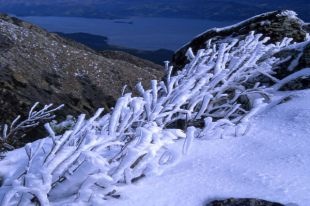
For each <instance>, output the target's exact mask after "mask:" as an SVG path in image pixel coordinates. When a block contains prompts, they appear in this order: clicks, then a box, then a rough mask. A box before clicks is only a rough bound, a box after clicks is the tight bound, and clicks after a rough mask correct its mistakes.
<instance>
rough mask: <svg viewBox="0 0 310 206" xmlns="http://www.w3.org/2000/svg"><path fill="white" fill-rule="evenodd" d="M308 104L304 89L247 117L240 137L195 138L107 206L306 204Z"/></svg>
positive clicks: (309, 174) (309, 98)
mask: <svg viewBox="0 0 310 206" xmlns="http://www.w3.org/2000/svg"><path fill="white" fill-rule="evenodd" d="M309 102H310V90H304V91H300V92H296V93H294V97H293V98H292V100H290V101H288V102H285V103H282V104H280V105H277V106H275V107H273V108H270V109H269V110H267V111H265V112H264V113H263V114H260V115H258V116H256V117H255V118H254V119H252V121H251V123H250V125H251V126H250V130H249V132H248V133H247V134H246V135H245V136H243V137H238V138H230V139H215V140H199V139H195V140H194V141H193V142H192V145H191V147H192V148H191V150H189V151H188V153H187V154H186V155H184V156H183V157H182V159H181V161H180V162H179V163H178V164H177V165H176V166H174V167H172V168H170V169H168V170H166V171H165V172H164V173H163V174H162V175H161V176H152V177H147V178H145V179H144V180H142V181H140V182H138V183H136V184H131V185H129V186H125V187H123V188H122V190H123V191H122V193H123V195H122V197H121V198H120V199H116V200H110V201H109V205H110V206H114V205H115V206H122V205H124V206H125V205H126V206H129V205H134V206H139V205H141V206H142V205H143V206H144V205H148V206H152V205H161V206H164V205H169V206H173V205H180V204H181V205H192V206H195V205H197V206H198V205H203V204H205V203H206V202H208V201H210V200H213V199H222V198H229V197H255V198H262V199H267V200H271V201H277V202H280V203H282V204H289V203H294V204H296V205H299V206H307V205H309V202H310V195H309V194H310V146H309V145H310V104H309ZM181 146H182V145H181V144H179V145H176V147H181Z"/></svg>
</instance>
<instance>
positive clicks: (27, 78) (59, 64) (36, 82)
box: [0, 15, 162, 121]
mask: <svg viewBox="0 0 310 206" xmlns="http://www.w3.org/2000/svg"><path fill="white" fill-rule="evenodd" d="M0 32H1V33H0V43H1V44H0V45H1V46H0V61H1V63H0V101H1V105H2V107H1V108H0V116H1V117H6V118H5V120H4V119H1V121H7V120H10V119H11V120H12V119H14V118H15V117H16V116H17V114H19V113H20V114H24V113H25V112H26V111H27V110H28V109H29V108H30V107H31V105H32V104H33V103H34V102H37V101H38V102H40V103H42V104H48V103H54V104H56V105H57V104H62V103H65V104H66V109H65V110H63V114H79V113H86V114H90V113H92V112H94V110H95V109H96V108H98V107H105V108H106V109H109V107H111V106H112V105H113V104H114V102H115V99H116V98H118V97H119V96H120V95H121V91H122V87H123V85H124V84H127V85H128V89H130V90H131V89H133V88H134V86H135V84H136V83H137V82H138V81H143V82H144V83H148V82H149V80H150V79H160V78H161V77H162V72H161V71H160V70H161V66H159V65H156V64H153V63H151V62H148V61H144V60H142V59H139V58H135V57H132V58H133V60H131V62H130V63H129V62H127V61H126V59H121V58H116V59H113V57H111V58H110V57H104V56H103V55H101V54H99V53H97V52H95V51H93V50H92V49H90V48H88V47H86V46H84V45H82V44H78V43H76V42H73V41H68V40H66V39H63V38H61V37H60V36H58V35H56V34H51V33H48V32H46V31H45V30H43V29H41V28H39V27H37V26H35V25H32V24H29V23H26V22H23V21H21V20H19V19H16V18H11V17H9V16H6V15H1V16H0ZM128 56H130V55H128ZM135 61H137V62H140V63H139V64H138V63H137V64H136V63H135ZM141 62H143V64H141ZM138 65H139V66H138ZM12 105H14V106H12Z"/></svg>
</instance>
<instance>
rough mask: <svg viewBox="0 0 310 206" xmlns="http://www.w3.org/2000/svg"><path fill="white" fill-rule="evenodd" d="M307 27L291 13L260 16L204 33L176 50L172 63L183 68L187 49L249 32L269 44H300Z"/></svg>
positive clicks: (308, 30)
mask: <svg viewBox="0 0 310 206" xmlns="http://www.w3.org/2000/svg"><path fill="white" fill-rule="evenodd" d="M309 27H310V26H309V24H305V23H304V22H303V21H302V20H301V19H299V18H297V17H296V14H295V12H293V11H274V12H269V13H265V14H261V15H258V16H255V17H252V18H250V19H248V20H245V21H242V22H240V23H238V24H235V25H233V26H230V27H225V28H221V29H218V28H215V29H211V30H208V31H206V32H204V33H203V34H201V35H199V36H198V37H196V38H194V39H193V40H192V41H191V42H189V43H188V44H186V45H185V46H184V47H182V48H181V49H180V50H178V51H177V52H176V53H175V54H174V56H173V59H172V63H173V65H174V67H175V68H176V69H177V70H178V69H180V68H183V67H184V65H185V64H186V63H187V59H186V56H185V53H186V51H187V50H188V48H192V50H193V51H194V52H197V51H198V50H199V49H203V48H205V43H206V42H207V41H208V40H212V42H215V41H221V40H223V39H225V38H227V37H234V38H240V37H242V36H244V35H247V34H249V32H250V31H255V32H256V33H262V34H263V35H264V36H269V37H270V38H271V39H270V42H277V41H280V40H282V39H283V38H284V37H289V38H293V39H294V41H295V42H302V41H304V40H305V39H306V37H307V33H308V32H310V28H309Z"/></svg>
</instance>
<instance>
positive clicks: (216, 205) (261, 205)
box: [206, 198, 284, 206]
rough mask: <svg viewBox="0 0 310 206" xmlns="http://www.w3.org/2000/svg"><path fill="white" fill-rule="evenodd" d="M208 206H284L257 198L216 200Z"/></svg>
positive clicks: (207, 205)
mask: <svg viewBox="0 0 310 206" xmlns="http://www.w3.org/2000/svg"><path fill="white" fill-rule="evenodd" d="M206 206H284V205H283V204H280V203H276V202H270V201H266V200H261V199H255V198H229V199H225V200H214V201H212V202H210V203H208V204H206Z"/></svg>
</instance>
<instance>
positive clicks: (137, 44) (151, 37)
mask: <svg viewBox="0 0 310 206" xmlns="http://www.w3.org/2000/svg"><path fill="white" fill-rule="evenodd" d="M19 18H21V19H24V20H26V21H28V22H31V23H34V24H36V25H39V26H41V27H43V28H45V29H47V30H48V31H51V32H64V33H75V32H85V33H90V34H96V35H102V36H106V37H108V38H109V43H110V44H113V45H118V46H124V47H129V48H136V49H144V50H156V49H160V48H165V49H171V50H176V49H178V48H180V47H181V46H182V45H184V44H185V43H187V42H188V41H190V40H191V39H193V37H195V36H197V35H198V34H200V33H202V32H204V31H206V30H207V29H210V28H214V27H223V26H227V25H230V24H232V23H234V22H217V21H210V20H201V19H179V18H178V19H176V18H142V17H140V18H138V17H137V18H131V19H126V20H109V19H93V18H80V17H33V16H31V17H19Z"/></svg>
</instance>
